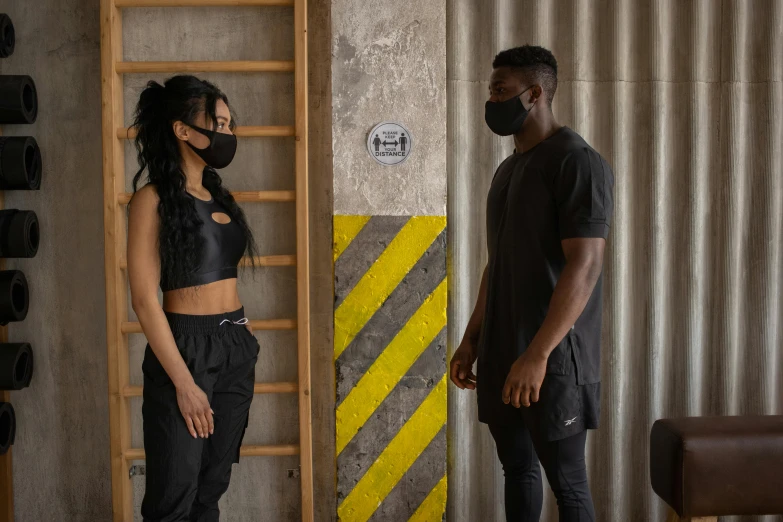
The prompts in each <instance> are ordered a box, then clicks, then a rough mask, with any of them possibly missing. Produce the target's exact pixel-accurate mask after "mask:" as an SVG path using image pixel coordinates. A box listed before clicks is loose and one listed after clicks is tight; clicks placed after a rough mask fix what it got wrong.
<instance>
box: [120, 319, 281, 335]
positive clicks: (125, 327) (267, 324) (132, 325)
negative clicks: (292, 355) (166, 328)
mask: <svg viewBox="0 0 783 522" xmlns="http://www.w3.org/2000/svg"><path fill="white" fill-rule="evenodd" d="M250 327H251V328H252V329H253V330H296V319H263V320H256V321H250ZM122 333H124V334H139V333H144V332H142V330H141V324H139V323H137V322H131V321H124V322H123V323H122Z"/></svg>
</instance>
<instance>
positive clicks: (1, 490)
mask: <svg viewBox="0 0 783 522" xmlns="http://www.w3.org/2000/svg"><path fill="white" fill-rule="evenodd" d="M0 136H2V132H0ZM4 200H5V198H4V195H3V192H2V191H0V209H2V208H3V207H4V206H5V201H4ZM0 270H5V259H0ZM5 342H8V327H7V326H0V343H5ZM0 402H11V392H9V391H5V390H3V391H0ZM13 460H14V459H13V457H12V456H11V448H8V452H7V453H6V454H5V455H3V456H0V522H14V470H13Z"/></svg>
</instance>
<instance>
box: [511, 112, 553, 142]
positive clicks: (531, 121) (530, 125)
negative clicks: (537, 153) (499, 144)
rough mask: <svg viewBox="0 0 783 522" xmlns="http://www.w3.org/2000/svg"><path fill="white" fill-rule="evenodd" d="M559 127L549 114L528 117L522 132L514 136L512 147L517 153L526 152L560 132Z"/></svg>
mask: <svg viewBox="0 0 783 522" xmlns="http://www.w3.org/2000/svg"><path fill="white" fill-rule="evenodd" d="M561 127H562V125H560V124H559V123H557V121H556V120H555V116H554V114H552V113H551V112H548V113H545V114H544V116H543V117H538V118H531V117H528V118H527V119H526V120H525V124H524V125H523V126H522V130H521V131H519V132H518V133H517V134H514V146H515V147H516V150H517V152H527V151H529V150H530V149H532V148H533V147H535V146H536V145H538V144H539V143H541V142H542V141H544V140H545V139H547V138H548V137H550V136H551V135H552V134H554V133H555V132H557V131H558V130H560V128H561Z"/></svg>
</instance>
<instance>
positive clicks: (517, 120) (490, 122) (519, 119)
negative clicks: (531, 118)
mask: <svg viewBox="0 0 783 522" xmlns="http://www.w3.org/2000/svg"><path fill="white" fill-rule="evenodd" d="M532 88H533V86H532V85H531V86H530V87H528V88H527V89H525V90H524V91H522V92H520V93H519V94H518V95H516V96H514V97H513V98H510V99H508V100H506V101H504V102H493V101H487V103H486V105H485V106H484V121H486V122H487V126H488V127H489V129H490V130H491V131H492V132H494V133H495V134H497V135H499V136H510V135H512V134H516V133H517V132H519V130H520V129H521V128H522V124H523V123H525V118H527V115H528V114H529V112H530V111H528V110H527V109H525V106H524V105H522V100H520V99H519V98H520V96H522V95H523V94H525V93H526V92H527V91H529V90H530V89H532Z"/></svg>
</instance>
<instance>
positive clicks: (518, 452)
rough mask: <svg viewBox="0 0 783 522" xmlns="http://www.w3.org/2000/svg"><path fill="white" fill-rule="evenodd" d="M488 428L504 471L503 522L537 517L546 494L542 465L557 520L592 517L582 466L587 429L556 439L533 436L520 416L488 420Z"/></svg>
mask: <svg viewBox="0 0 783 522" xmlns="http://www.w3.org/2000/svg"><path fill="white" fill-rule="evenodd" d="M489 430H490V432H491V433H492V437H493V438H494V439H495V445H496V446H497V451H498V458H499V459H500V463H501V464H502V465H503V473H504V474H505V476H506V486H505V498H506V520H507V522H538V520H539V518H540V517H541V508H542V504H543V497H544V495H543V486H542V484H541V467H543V468H544V472H545V473H546V477H547V480H548V481H549V485H550V486H551V487H552V491H553V492H554V494H555V498H557V508H558V511H559V514H560V518H559V520H560V522H595V511H594V508H593V500H592V498H591V496H590V488H589V487H588V484H587V468H586V466H585V442H586V440H587V430H582V431H581V432H579V433H577V434H576V435H572V436H570V437H567V438H564V439H560V440H555V441H546V440H543V439H541V438H540V437H538V436H535V435H532V434H531V431H530V430H529V429H528V428H527V426H525V424H524V423H523V422H521V421H520V422H518V423H514V424H503V425H500V424H490V425H489ZM533 431H534V432H537V431H538V430H533ZM539 459H540V461H541V466H539Z"/></svg>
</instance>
